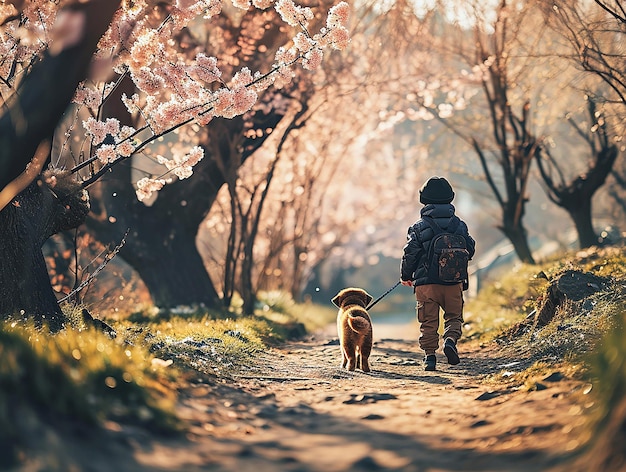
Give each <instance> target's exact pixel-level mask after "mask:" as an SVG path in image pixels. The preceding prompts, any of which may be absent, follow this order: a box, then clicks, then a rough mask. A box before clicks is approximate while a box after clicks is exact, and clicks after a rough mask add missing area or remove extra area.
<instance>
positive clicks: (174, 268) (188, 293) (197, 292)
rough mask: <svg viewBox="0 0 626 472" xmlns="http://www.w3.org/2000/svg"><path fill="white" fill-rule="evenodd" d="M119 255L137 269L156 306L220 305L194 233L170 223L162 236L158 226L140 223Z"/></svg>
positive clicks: (215, 306)
mask: <svg viewBox="0 0 626 472" xmlns="http://www.w3.org/2000/svg"><path fill="white" fill-rule="evenodd" d="M159 221H160V220H156V222H157V223H156V224H157V225H158V224H159ZM124 249H126V250H125V251H124ZM121 255H122V257H123V259H124V260H125V261H127V262H128V263H129V264H130V265H131V266H132V267H134V268H135V269H136V270H137V272H138V273H139V276H140V277H141V279H142V280H143V282H144V283H145V284H146V287H147V288H148V291H149V292H150V295H151V296H152V301H153V303H154V304H155V305H156V306H157V307H164V308H171V307H175V306H180V305H204V306H206V307H209V308H218V307H220V297H219V295H218V294H217V292H216V291H215V288H214V286H213V283H212V281H211V279H210V278H209V275H208V273H207V271H206V268H205V267H204V263H203V261H202V257H201V256H200V254H199V253H198V250H197V247H196V241H195V233H192V234H190V232H189V231H187V230H186V229H182V230H181V229H180V228H177V227H176V226H175V225H173V224H172V223H171V222H170V223H169V227H168V228H167V235H163V231H162V229H161V230H158V229H157V228H155V227H154V226H153V225H150V224H149V223H148V224H144V225H143V226H142V227H141V231H140V232H135V236H134V237H133V238H132V243H131V244H130V245H128V243H127V244H126V245H125V246H124V248H122V251H121Z"/></svg>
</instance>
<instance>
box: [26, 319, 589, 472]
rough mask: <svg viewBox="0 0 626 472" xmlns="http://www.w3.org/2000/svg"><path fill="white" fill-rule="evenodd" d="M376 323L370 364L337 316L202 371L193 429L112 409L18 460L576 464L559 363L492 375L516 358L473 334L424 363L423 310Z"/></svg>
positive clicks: (580, 413) (75, 463) (280, 465)
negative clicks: (94, 427) (348, 355)
mask: <svg viewBox="0 0 626 472" xmlns="http://www.w3.org/2000/svg"><path fill="white" fill-rule="evenodd" d="M374 335H375V339H377V341H376V342H375V345H374V350H373V353H372V357H371V358H370V361H371V365H372V372H371V373H369V374H364V373H363V372H359V371H357V372H347V371H345V370H342V369H341V368H340V367H339V346H338V341H337V336H336V331H333V328H329V329H328V330H326V331H325V332H320V333H316V334H315V335H312V336H309V337H308V338H307V339H306V340H304V341H300V342H293V343H289V344H287V345H285V346H282V347H281V348H280V349H271V350H269V351H268V352H264V353H261V354H260V355H259V356H258V357H257V359H256V361H257V362H255V365H254V366H250V367H248V368H246V369H245V370H241V371H238V372H237V373H236V375H235V376H234V377H232V378H230V379H221V380H220V381H217V380H218V379H216V378H207V377H206V376H202V375H198V378H197V379H195V380H193V381H192V382H191V383H190V384H188V385H186V386H185V388H184V389H183V392H182V396H181V404H180V406H179V414H180V416H181V417H182V418H185V419H186V420H187V421H188V422H189V424H190V425H191V428H190V430H189V432H188V434H187V435H186V437H183V438H173V437H169V438H164V437H160V436H157V435H153V434H150V433H149V432H146V431H140V430H136V429H133V428H129V427H126V426H119V425H117V424H113V423H112V424H109V425H108V431H107V432H106V433H105V437H98V438H92V440H91V441H88V440H86V439H85V438H86V437H88V436H89V434H88V433H86V434H85V436H83V438H82V440H81V441H78V442H76V443H75V444H73V445H67V444H65V447H67V448H68V449H67V456H66V460H61V461H59V460H58V459H56V461H57V463H56V465H51V464H50V463H48V464H46V467H41V465H42V461H43V462H45V461H46V459H45V458H39V459H38V460H37V462H39V464H37V463H36V462H31V463H30V467H26V468H24V469H20V470H67V471H71V470H76V471H81V470H90V471H115V472H123V471H181V472H183V471H185V472H193V471H200V470H202V471H206V470H211V471H254V472H262V471H348V470H349V471H375V470H393V471H424V472H426V471H429V472H435V471H531V470H532V471H543V470H551V471H565V470H568V471H572V470H578V469H576V468H575V467H572V466H571V465H567V464H566V462H567V461H568V460H569V459H570V456H571V455H572V453H573V451H575V450H577V449H578V448H579V447H580V446H581V439H580V438H581V437H582V436H581V434H582V432H583V431H584V422H585V414H584V413H585V409H586V408H587V407H588V406H589V405H588V404H586V403H585V400H586V397H587V396H586V395H585V392H586V391H587V390H588V386H586V385H585V384H584V383H582V382H579V381H575V380H572V379H568V378H567V377H564V376H562V375H559V373H554V374H553V375H551V376H550V377H548V378H547V379H545V380H543V381H541V382H540V383H539V385H538V388H537V389H535V390H533V391H527V390H524V391H522V390H515V389H508V388H507V387H506V386H505V384H502V385H501V386H500V387H498V386H494V385H493V384H486V383H484V382H482V379H484V376H485V375H487V374H490V373H495V372H501V371H507V369H510V371H514V370H515V365H516V364H515V362H516V360H515V359H511V358H505V357H502V356H501V355H499V354H498V352H499V351H498V350H497V349H496V348H495V347H488V348H481V347H479V346H472V345H470V344H468V343H461V344H460V345H459V348H460V355H461V364H459V365H457V366H450V365H448V364H447V363H446V360H445V357H444V356H443V355H442V354H441V353H438V354H437V357H438V364H437V371H435V372H425V371H424V370H423V367H422V365H421V358H422V354H421V352H420V351H419V349H418V346H417V326H416V324H410V325H390V326H383V327H379V328H378V329H377V328H376V326H375V328H374ZM85 441H87V442H88V443H90V444H92V445H93V446H94V447H91V448H89V447H87V448H86V447H85ZM94 442H95V443H97V444H94ZM37 465H39V466H40V467H38V466H37ZM57 466H58V467H57ZM580 470H584V469H583V468H581V469H580Z"/></svg>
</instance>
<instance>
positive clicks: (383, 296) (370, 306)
mask: <svg viewBox="0 0 626 472" xmlns="http://www.w3.org/2000/svg"><path fill="white" fill-rule="evenodd" d="M398 285H400V281H399V280H398V281H397V282H396V284H395V285H394V286H393V287H391V288H390V289H389V290H387V291H386V292H385V293H383V294H382V295H381V296H380V297H378V298H377V299H376V300H374V301H373V302H372V303H370V304H369V305H368V306H367V308H366V310H369V309H370V308H372V307H373V306H374V305H376V304H377V303H378V302H379V301H381V300H382V299H383V298H385V297H386V296H387V295H389V294H390V293H391V291H392V290H393V289H394V288H396V287H397V286H398Z"/></svg>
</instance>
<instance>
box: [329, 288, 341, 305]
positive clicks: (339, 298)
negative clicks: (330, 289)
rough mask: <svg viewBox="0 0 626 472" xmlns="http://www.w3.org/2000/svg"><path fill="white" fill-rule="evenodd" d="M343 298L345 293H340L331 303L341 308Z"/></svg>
mask: <svg viewBox="0 0 626 472" xmlns="http://www.w3.org/2000/svg"><path fill="white" fill-rule="evenodd" d="M342 298H343V291H342V292H339V293H338V294H337V295H335V298H333V299H332V300H331V302H333V305H335V306H336V307H337V308H341V299H342Z"/></svg>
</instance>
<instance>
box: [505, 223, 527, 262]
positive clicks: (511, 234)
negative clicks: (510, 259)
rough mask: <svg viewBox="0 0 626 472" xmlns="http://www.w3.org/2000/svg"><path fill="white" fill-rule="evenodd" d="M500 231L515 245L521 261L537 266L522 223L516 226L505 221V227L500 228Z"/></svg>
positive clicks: (514, 247)
mask: <svg viewBox="0 0 626 472" xmlns="http://www.w3.org/2000/svg"><path fill="white" fill-rule="evenodd" d="M500 230H501V231H502V232H503V233H504V235H505V236H506V237H507V238H508V240H509V241H511V244H513V249H514V250H515V254H517V257H518V258H519V260H520V261H522V262H523V263H525V264H535V259H534V258H533V254H532V251H531V250H530V246H529V244H528V238H527V236H526V229H525V228H524V226H522V224H521V223H518V224H517V225H514V224H512V223H508V224H507V222H506V221H505V225H504V226H503V227H500Z"/></svg>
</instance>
